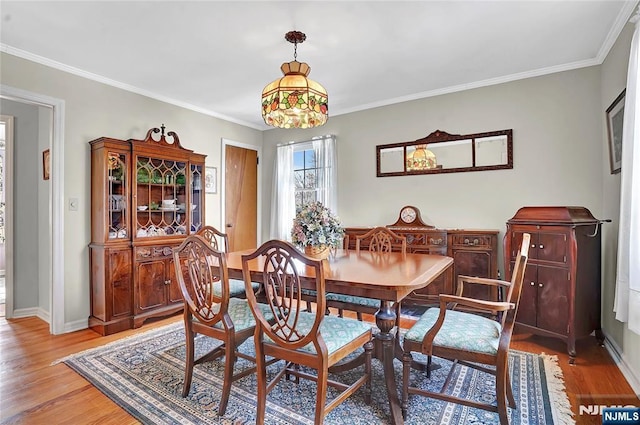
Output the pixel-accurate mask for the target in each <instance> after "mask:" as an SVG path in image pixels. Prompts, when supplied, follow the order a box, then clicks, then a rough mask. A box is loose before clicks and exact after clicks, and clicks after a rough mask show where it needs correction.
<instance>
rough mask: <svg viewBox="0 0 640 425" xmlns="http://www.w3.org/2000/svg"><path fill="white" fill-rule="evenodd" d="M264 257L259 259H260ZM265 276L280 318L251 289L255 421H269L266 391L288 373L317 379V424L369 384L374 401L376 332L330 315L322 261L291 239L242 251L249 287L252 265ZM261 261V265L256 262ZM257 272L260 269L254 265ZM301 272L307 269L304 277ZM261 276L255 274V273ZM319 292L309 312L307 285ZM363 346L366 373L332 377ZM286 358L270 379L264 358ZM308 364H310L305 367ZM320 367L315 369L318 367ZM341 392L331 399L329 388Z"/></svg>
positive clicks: (269, 297) (367, 395)
mask: <svg viewBox="0 0 640 425" xmlns="http://www.w3.org/2000/svg"><path fill="white" fill-rule="evenodd" d="M259 260H260V261H259ZM250 263H251V264H253V267H254V273H257V274H258V275H259V276H260V279H258V280H261V282H262V285H263V286H262V290H263V292H264V294H265V296H266V299H267V305H268V306H269V308H270V310H271V311H272V312H273V313H274V316H275V318H276V319H275V321H274V322H273V323H269V321H268V320H267V319H268V318H267V317H266V316H265V315H264V310H263V309H261V308H260V306H259V305H258V303H257V300H256V297H255V295H254V294H253V293H252V292H247V299H248V301H249V305H250V306H251V309H252V311H253V313H254V315H255V318H256V330H255V336H254V340H255V347H256V363H257V368H258V370H257V377H258V379H257V381H258V384H257V386H258V405H257V412H256V423H258V424H262V423H264V418H265V408H266V399H267V394H268V393H269V392H270V391H271V390H272V389H273V388H274V387H275V385H276V384H277V383H278V381H279V380H280V379H281V378H282V377H283V376H294V377H296V380H299V379H300V378H303V379H309V380H312V381H314V382H316V385H317V392H316V403H315V420H314V423H315V424H316V425H319V424H321V423H323V420H324V418H325V416H326V415H327V414H328V413H329V412H331V410H333V409H334V408H335V407H337V406H338V405H339V404H340V403H342V402H343V401H344V400H345V399H346V398H347V397H349V396H350V395H352V394H353V393H355V392H356V391H357V390H358V389H359V388H361V387H363V386H364V391H365V394H364V395H365V401H366V402H367V403H370V401H371V355H372V350H373V343H372V331H371V326H370V325H369V324H366V323H363V322H359V321H357V320H354V319H346V318H341V317H337V316H328V315H325V314H324V312H325V274H324V273H325V272H324V268H323V260H316V259H313V258H311V257H307V256H306V255H304V254H302V253H301V252H299V251H298V250H297V249H296V248H295V247H294V246H293V245H291V244H290V243H289V242H286V241H279V240H271V241H267V242H265V243H264V244H262V246H260V247H259V248H258V249H256V250H255V251H254V252H253V253H251V254H247V255H243V256H242V271H243V274H244V281H245V285H246V286H247V288H248V287H249V285H250V284H251V279H252V275H251V272H250V270H251V267H250ZM256 264H257V265H256ZM256 267H257V268H258V271H255V268H256ZM301 271H303V272H304V274H303V275H302V276H301ZM255 277H256V276H254V278H255ZM305 286H306V287H313V288H315V291H316V299H315V300H314V302H315V303H316V306H317V308H316V311H315V312H311V313H309V312H307V311H305V309H304V308H303V303H304V301H303V300H302V299H301V297H300V293H301V289H302V288H303V287H305ZM361 347H362V348H364V354H365V356H364V357H365V360H364V365H365V367H364V372H363V374H362V376H361V377H359V378H358V379H357V380H356V381H355V382H353V383H351V384H344V383H341V382H338V381H336V380H333V379H330V378H329V368H330V367H331V366H333V365H334V364H336V363H337V362H339V361H340V360H342V359H344V358H345V357H346V356H348V355H349V354H351V353H352V352H354V351H356V350H358V349H359V348H361ZM267 357H272V358H274V359H280V360H282V361H284V362H285V364H284V367H283V368H282V369H281V370H279V371H278V373H276V374H275V376H274V377H273V378H272V379H271V381H270V382H267V373H266V367H265V359H266V358H267ZM301 367H306V368H308V369H306V368H305V369H302V368H301ZM313 370H315V373H314V372H313ZM328 387H333V388H335V389H337V390H338V392H339V394H338V395H337V396H336V397H334V398H332V400H331V401H329V402H328V403H327V389H328Z"/></svg>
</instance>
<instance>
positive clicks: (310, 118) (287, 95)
mask: <svg viewBox="0 0 640 425" xmlns="http://www.w3.org/2000/svg"><path fill="white" fill-rule="evenodd" d="M284 38H285V40H287V41H288V42H290V43H293V61H292V62H285V63H283V64H282V66H281V67H280V69H281V70H282V73H283V74H284V77H282V78H279V79H277V80H275V81H273V82H271V83H269V84H267V86H266V87H265V88H264V90H262V118H263V119H264V122H265V123H267V125H271V126H273V127H279V128H313V127H319V126H321V125H323V124H324V123H326V122H327V119H328V117H329V114H328V112H329V111H328V107H329V106H328V96H327V91H326V90H325V89H324V87H322V85H320V84H318V83H317V82H315V81H313V80H311V79H310V78H307V76H308V75H309V72H311V67H309V65H307V64H306V63H304V62H298V61H297V58H298V44H300V43H302V42H304V41H305V40H306V39H307V36H306V35H305V34H304V33H302V32H300V31H289V32H288V33H286V34H285V36H284Z"/></svg>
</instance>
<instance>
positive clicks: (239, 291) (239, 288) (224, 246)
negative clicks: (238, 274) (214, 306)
mask: <svg viewBox="0 0 640 425" xmlns="http://www.w3.org/2000/svg"><path fill="white" fill-rule="evenodd" d="M196 235H198V236H202V237H203V238H204V239H205V240H206V241H207V242H209V244H210V245H211V247H212V248H213V249H215V250H216V251H223V252H229V236H228V235H227V234H226V233H222V232H221V231H219V230H218V229H216V228H215V227H213V226H203V227H202V228H200V230H198V231H197V232H196ZM251 287H252V288H253V290H254V291H257V290H258V289H259V288H260V284H258V283H256V282H254V283H253V285H251ZM216 288H217V287H216ZM218 295H219V294H218ZM229 296H230V297H238V298H246V293H245V290H244V281H243V280H242V279H231V278H230V279H229Z"/></svg>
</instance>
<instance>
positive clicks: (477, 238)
mask: <svg viewBox="0 0 640 425" xmlns="http://www.w3.org/2000/svg"><path fill="white" fill-rule="evenodd" d="M493 239H494V236H492V235H478V234H473V233H465V234H459V235H455V234H454V235H452V236H451V246H453V247H455V248H459V247H478V248H491V246H492V241H493Z"/></svg>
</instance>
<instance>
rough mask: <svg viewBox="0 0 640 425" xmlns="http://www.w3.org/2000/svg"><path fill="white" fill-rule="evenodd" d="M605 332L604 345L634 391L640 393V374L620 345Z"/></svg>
mask: <svg viewBox="0 0 640 425" xmlns="http://www.w3.org/2000/svg"><path fill="white" fill-rule="evenodd" d="M603 333H604V336H605V338H604V347H605V348H606V349H607V351H608V352H609V354H610V355H611V358H612V359H613V361H614V362H616V365H617V366H618V369H620V372H622V375H623V376H624V377H625V379H626V380H627V382H628V383H629V385H631V388H632V389H633V391H634V392H635V393H636V394H640V379H639V378H638V377H639V376H640V374H639V373H638V371H634V370H633V368H632V367H631V366H630V365H629V362H627V360H626V359H625V357H624V355H623V354H622V350H621V349H620V347H618V344H616V342H615V341H614V340H613V339H612V338H610V337H609V335H607V333H606V332H604V331H603Z"/></svg>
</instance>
